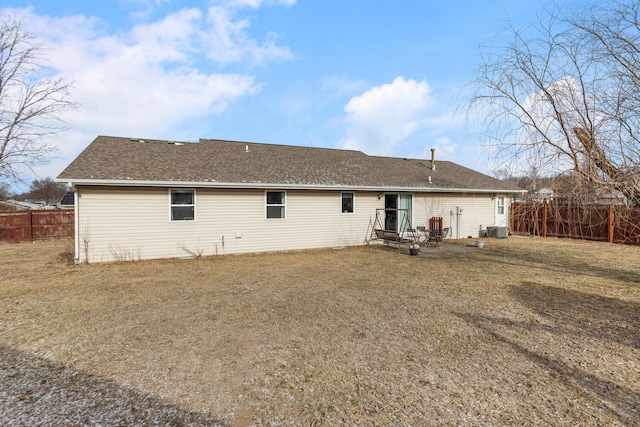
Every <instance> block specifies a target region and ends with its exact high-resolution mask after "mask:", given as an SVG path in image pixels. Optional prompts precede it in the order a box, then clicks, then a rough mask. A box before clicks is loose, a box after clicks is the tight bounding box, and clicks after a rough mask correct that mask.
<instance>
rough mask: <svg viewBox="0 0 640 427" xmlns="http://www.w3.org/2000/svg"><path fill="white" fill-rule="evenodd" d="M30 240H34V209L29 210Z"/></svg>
mask: <svg viewBox="0 0 640 427" xmlns="http://www.w3.org/2000/svg"><path fill="white" fill-rule="evenodd" d="M29 240H31V241H32V242H33V211H32V210H30V211H29Z"/></svg>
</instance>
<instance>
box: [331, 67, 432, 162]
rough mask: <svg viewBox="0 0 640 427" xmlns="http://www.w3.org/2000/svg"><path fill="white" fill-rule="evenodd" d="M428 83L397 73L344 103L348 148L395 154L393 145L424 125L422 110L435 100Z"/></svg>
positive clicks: (345, 139) (344, 144)
mask: <svg viewBox="0 0 640 427" xmlns="http://www.w3.org/2000/svg"><path fill="white" fill-rule="evenodd" d="M431 92H432V91H431V88H430V87H429V84H428V83H427V82H426V81H424V80H422V81H416V80H412V79H408V80H407V79H405V78H404V77H402V76H399V77H396V78H395V79H394V80H393V82H392V83H388V84H383V85H381V86H376V87H373V88H371V89H369V90H367V91H366V92H365V93H363V94H362V95H359V96H354V97H353V98H351V100H349V102H348V103H347V104H346V105H345V107H344V111H345V112H346V113H347V115H346V122H347V135H346V137H345V138H344V139H343V140H342V141H341V142H340V144H339V145H340V147H341V148H345V149H353V150H361V151H364V152H366V153H367V154H376V155H385V156H386V155H392V154H393V149H394V147H395V146H396V145H397V144H399V143H400V142H401V141H402V140H404V139H405V138H407V137H409V136H411V135H412V134H413V133H415V132H416V131H418V130H420V129H421V128H423V127H424V123H423V121H422V113H424V111H425V110H426V109H427V108H428V107H430V106H431V105H433V104H434V102H435V100H434V99H433V97H432V96H431Z"/></svg>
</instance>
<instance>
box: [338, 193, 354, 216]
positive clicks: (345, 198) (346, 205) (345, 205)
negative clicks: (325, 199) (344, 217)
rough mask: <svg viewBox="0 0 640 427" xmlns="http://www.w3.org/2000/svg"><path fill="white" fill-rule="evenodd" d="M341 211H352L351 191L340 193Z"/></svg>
mask: <svg viewBox="0 0 640 427" xmlns="http://www.w3.org/2000/svg"><path fill="white" fill-rule="evenodd" d="M341 199H342V213H353V193H341Z"/></svg>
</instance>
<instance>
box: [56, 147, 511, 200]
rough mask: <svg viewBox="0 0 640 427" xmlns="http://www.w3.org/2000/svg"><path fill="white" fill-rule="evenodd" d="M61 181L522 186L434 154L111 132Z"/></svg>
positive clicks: (370, 186)
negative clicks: (152, 137) (431, 156)
mask: <svg viewBox="0 0 640 427" xmlns="http://www.w3.org/2000/svg"><path fill="white" fill-rule="evenodd" d="M57 179H58V180H59V181H64V182H71V183H73V184H76V185H81V184H84V185H128V186H140V185H152V186H153V185H156V186H160V185H162V186H167V185H169V186H182V187H186V186H200V187H235V188H241V187H242V188H318V189H338V188H340V189H345V188H349V189H371V190H378V191H384V190H387V191H388V190H396V191H481V192H489V191H494V192H496V191H500V192H514V193H515V192H522V191H523V190H522V189H520V188H518V187H516V186H513V185H511V184H508V183H505V182H503V181H500V180H497V179H494V178H492V177H490V176H487V175H484V174H481V173H479V172H476V171H473V170H471V169H468V168H465V167H463V166H460V165H457V164H455V163H452V162H448V161H436V163H435V170H432V169H431V160H421V159H403V158H396V157H379V156H369V155H366V154H364V153H363V152H360V151H352V150H337V149H328V148H311V147H299V146H289V145H273V144H261V143H252V142H237V141H222V140H212V139H201V140H200V142H198V143H194V142H175V141H158V140H142V139H131V138H120V137H108V136H98V137H97V138H96V139H95V140H94V141H93V142H92V143H91V144H90V145H89V146H88V147H87V148H86V149H85V150H84V151H83V152H82V153H81V154H80V155H79V156H78V157H77V158H76V159H75V160H74V161H73V162H72V163H71V164H70V165H69V166H68V167H67V168H66V169H65V170H64V171H62V173H61V174H60V175H59V176H58V178H57Z"/></svg>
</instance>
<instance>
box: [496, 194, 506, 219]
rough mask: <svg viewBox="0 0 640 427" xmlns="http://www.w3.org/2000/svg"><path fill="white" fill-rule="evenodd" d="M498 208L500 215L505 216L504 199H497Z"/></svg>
mask: <svg viewBox="0 0 640 427" xmlns="http://www.w3.org/2000/svg"><path fill="white" fill-rule="evenodd" d="M496 207H497V213H498V215H504V197H498V198H497V199H496Z"/></svg>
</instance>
